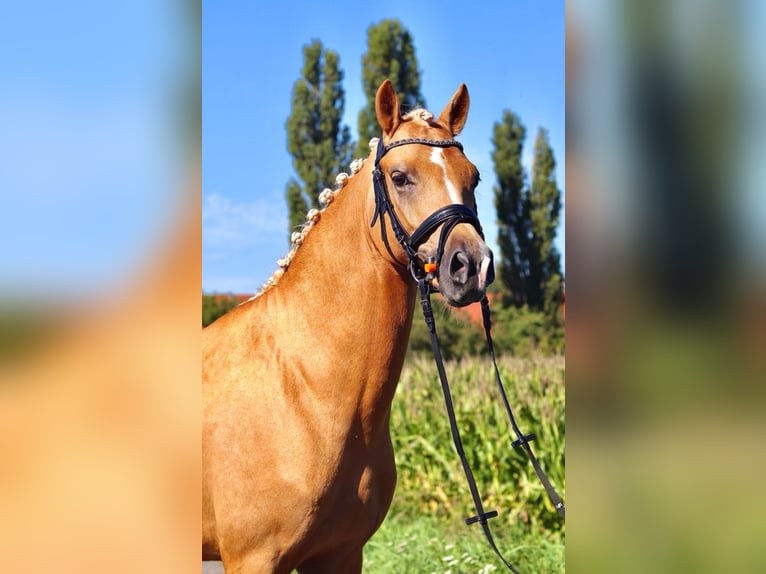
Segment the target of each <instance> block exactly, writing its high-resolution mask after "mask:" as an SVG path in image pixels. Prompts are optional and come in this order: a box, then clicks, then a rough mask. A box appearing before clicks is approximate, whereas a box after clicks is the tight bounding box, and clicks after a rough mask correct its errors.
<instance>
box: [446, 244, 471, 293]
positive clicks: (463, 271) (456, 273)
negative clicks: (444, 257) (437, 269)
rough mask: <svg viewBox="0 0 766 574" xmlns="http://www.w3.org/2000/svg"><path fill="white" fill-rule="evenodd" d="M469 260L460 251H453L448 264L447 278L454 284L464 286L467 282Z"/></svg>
mask: <svg viewBox="0 0 766 574" xmlns="http://www.w3.org/2000/svg"><path fill="white" fill-rule="evenodd" d="M469 267H470V260H469V259H468V256H467V255H466V254H465V253H463V252H462V251H455V252H454V253H453V254H452V258H451V259H450V262H449V276H450V279H452V280H453V281H454V282H455V283H459V284H461V285H462V284H464V283H465V282H466V281H467V280H468V271H469Z"/></svg>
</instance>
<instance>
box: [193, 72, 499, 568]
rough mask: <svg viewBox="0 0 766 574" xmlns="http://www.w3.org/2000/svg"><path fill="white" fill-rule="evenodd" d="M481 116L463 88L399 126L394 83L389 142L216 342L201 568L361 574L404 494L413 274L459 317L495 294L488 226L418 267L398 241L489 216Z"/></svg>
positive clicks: (340, 191)
mask: <svg viewBox="0 0 766 574" xmlns="http://www.w3.org/2000/svg"><path fill="white" fill-rule="evenodd" d="M469 103H470V99H469V95H468V90H467V88H466V86H465V84H461V86H460V87H459V88H458V89H457V91H456V92H455V93H454V94H453V96H452V98H451V99H450V101H449V103H448V104H447V106H446V107H445V108H444V110H443V111H442V112H441V114H440V115H439V116H438V117H434V115H433V114H431V113H430V112H428V111H426V110H423V109H417V110H413V111H411V112H409V113H407V114H404V115H402V114H401V112H400V108H399V100H398V98H397V95H396V92H395V91H394V88H393V87H392V85H391V82H390V81H388V80H386V81H385V82H383V84H381V86H380V87H379V89H378V91H377V94H376V99H375V111H376V116H377V120H378V123H379V124H380V128H381V130H382V136H381V138H382V140H381V139H379V138H373V141H372V142H371V148H372V150H371V152H370V156H368V157H367V158H366V159H363V160H355V162H354V163H353V164H352V167H351V171H352V173H351V175H348V174H340V175H339V176H338V179H337V183H338V187H337V189H335V190H329V189H327V190H325V191H324V192H323V193H322V197H321V198H320V199H321V200H322V201H323V203H324V204H325V207H324V208H323V209H322V210H316V209H315V210H311V211H310V212H309V214H308V220H307V224H306V226H305V227H304V228H303V230H302V231H300V232H298V231H296V232H295V233H293V237H292V249H291V250H290V252H289V253H288V256H287V257H285V258H284V259H282V260H280V261H279V262H278V263H279V267H280V268H279V269H278V270H277V272H276V273H275V274H274V275H273V276H272V277H271V278H270V279H269V280H268V282H267V283H266V285H265V286H264V288H263V289H262V290H261V291H260V293H258V294H257V295H255V296H254V297H253V298H252V299H250V300H248V301H246V302H244V303H242V304H241V305H239V306H238V307H236V308H234V309H233V310H232V311H230V312H229V313H227V314H226V315H224V316H222V317H221V318H220V319H218V320H217V321H215V322H214V323H212V324H211V325H209V326H208V327H206V328H205V329H203V333H202V338H203V343H202V378H203V383H202V384H203V387H202V388H203V391H202V395H203V430H202V443H203V447H202V448H203V450H202V452H203V470H202V474H203V476H202V482H203V488H202V557H203V561H204V560H219V559H220V560H222V561H223V564H224V568H225V569H226V572H227V573H247V574H255V573H258V574H260V573H271V574H281V573H289V572H292V571H294V570H297V572H299V573H300V574H322V573H333V574H338V573H341V574H342V573H349V574H352V573H359V572H361V570H362V550H363V546H364V545H365V543H366V542H367V541H368V540H369V538H370V537H371V536H372V535H373V534H374V533H375V531H376V530H377V529H378V528H379V527H380V525H381V523H382V522H383V519H384V517H385V516H386V513H387V512H388V509H389V506H390V504H391V500H392V498H393V494H394V487H395V484H396V468H395V463H394V453H393V448H392V445H391V436H390V430H389V417H390V410H391V401H392V399H393V397H394V392H395V390H396V386H397V382H398V379H399V376H400V374H401V370H402V366H403V363H404V359H405V353H406V349H407V343H408V338H409V332H410V326H411V323H412V316H413V309H414V306H415V299H416V297H415V292H416V282H415V280H414V279H413V276H414V275H416V270H415V269H413V265H412V262H413V261H415V260H421V261H424V262H425V263H424V264H423V266H422V268H421V267H419V266H417V265H416V267H418V269H419V270H420V272H421V273H422V269H427V270H428V281H429V282H430V284H431V285H432V287H433V288H434V289H439V290H440V291H441V293H442V296H443V298H444V299H445V300H446V301H447V302H448V303H449V304H451V305H453V306H456V307H460V306H465V305H468V304H470V303H472V302H475V301H478V300H480V299H481V298H482V297H483V296H484V294H485V292H486V288H487V286H488V284H489V283H491V282H492V280H493V279H494V267H493V265H492V252H491V251H490V249H489V247H488V246H487V244H486V243H485V242H484V240H483V237H482V235H481V231H480V227H478V228H477V225H476V223H474V224H472V225H469V224H465V223H464V221H462V220H461V221H458V222H453V223H452V224H450V232H449V233H448V234H446V236H445V233H442V234H441V235H439V237H438V238H437V236H436V234H435V233H433V231H434V229H430V230H429V233H428V234H426V235H427V237H421V240H420V242H419V243H420V244H419V245H417V248H416V249H412V250H411V251H412V253H410V254H409V255H410V257H409V258H408V254H407V252H406V249H405V247H403V244H402V243H400V242H395V241H389V240H388V239H387V238H388V237H389V236H390V234H391V233H394V234H395V235H397V231H399V232H404V233H405V234H412V233H413V230H417V227H418V225H419V224H420V223H421V222H423V221H424V220H426V219H428V218H429V215H430V214H434V215H435V213H434V212H436V211H438V210H440V209H442V210H443V209H444V206H448V208H449V209H452V210H459V211H461V212H468V213H471V214H473V213H475V212H476V201H475V196H474V191H475V188H476V186H477V185H478V181H479V173H478V170H477V169H476V167H475V166H474V165H473V164H472V163H471V162H470V161H469V160H468V158H467V157H466V156H465V155H464V154H463V152H462V146H460V144H459V143H457V142H456V141H455V140H454V137H455V136H457V135H458V134H459V133H460V131H461V130H462V128H463V126H464V125H465V122H466V118H467V115H468V108H469ZM376 139H378V141H377V144H378V145H377V155H376V152H375V147H376V146H375V144H376V141H375V140H376ZM382 152H384V153H382ZM372 168H376V170H377V177H380V179H381V184H382V185H384V189H385V196H386V198H387V199H388V201H389V202H390V203H389V204H388V209H387V210H386V209H382V208H381V200H380V198H379V196H378V194H376V193H375V192H374V189H375V185H376V184H375V183H374V181H373V180H374V177H376V175H374V174H373V171H374V170H373V169H372ZM384 207H385V206H384ZM449 209H448V211H449ZM385 211H387V212H388V215H389V218H388V222H387V221H386V218H385V217H384V216H385ZM471 217H475V216H471ZM394 220H396V221H394ZM371 222H372V223H371ZM476 222H478V219H476ZM447 225H448V224H447V223H444V224H443V225H442V224H440V223H439V222H438V221H437V222H433V221H432V222H431V227H432V228H436V227H440V226H441V227H442V228H444V227H446V226H447ZM397 226H399V227H400V229H399V230H397V229H396V227H397ZM309 231H311V233H308V232H309ZM421 235H423V234H421ZM397 236H398V235H397ZM437 252H438V253H437ZM435 255H439V261H438V262H436V263H435V262H434V257H435ZM413 258H414V259H413ZM441 262H443V263H441ZM421 276H422V275H421Z"/></svg>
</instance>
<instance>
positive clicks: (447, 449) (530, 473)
mask: <svg viewBox="0 0 766 574" xmlns="http://www.w3.org/2000/svg"><path fill="white" fill-rule="evenodd" d="M446 368H447V374H448V377H449V379H450V385H451V387H452V392H453V399H454V401H455V411H456V413H457V417H458V424H459V426H460V432H461V436H462V439H463V445H464V447H465V450H466V454H467V455H468V458H469V461H470V463H471V467H472V468H473V471H474V474H475V476H476V481H477V484H478V486H479V489H480V491H481V494H482V497H483V500H484V504H485V508H487V509H496V510H498V512H499V513H500V515H499V517H498V518H495V519H494V520H492V521H491V526H492V529H493V534H494V535H495V538H496V541H497V543H498V546H499V548H500V550H501V551H502V552H504V554H506V558H508V559H509V560H511V561H512V562H514V565H515V566H517V567H518V568H519V569H520V570H521V571H523V572H530V573H531V572H546V573H548V572H563V571H564V558H563V554H564V524H563V522H562V521H561V519H560V518H559V516H558V514H557V513H556V511H555V510H554V509H553V507H552V505H551V504H550V501H549V500H548V498H547V495H546V494H545V490H544V489H543V487H542V485H541V484H540V482H539V480H538V479H537V476H536V475H535V473H534V470H533V469H532V466H531V465H530V464H529V462H528V461H527V460H526V458H525V456H524V455H523V453H522V452H519V451H518V450H517V449H513V448H512V447H511V444H510V443H511V441H512V437H511V431H510V426H509V424H508V421H507V418H506V415H505V412H504V410H503V407H502V404H501V402H500V398H499V396H498V392H497V389H496V387H495V383H494V379H493V374H492V365H491V363H490V361H489V360H488V359H470V360H461V361H459V362H458V361H451V362H449V363H448V364H447V365H446ZM500 372H501V375H502V377H503V381H504V383H505V385H506V391H507V392H508V395H509V400H510V402H511V404H512V406H513V407H514V414H515V415H516V417H517V419H518V422H519V425H520V426H521V428H522V430H523V431H524V432H527V433H529V432H534V433H536V434H537V437H538V438H537V440H535V441H534V443H533V448H534V449H535V454H536V455H537V456H538V459H539V460H540V462H541V464H542V465H543V467H544V469H545V470H546V472H547V473H548V476H549V478H550V479H551V481H552V482H553V484H554V486H555V487H556V488H557V490H558V491H559V493H560V494H561V495H562V497H564V498H565V499H566V492H565V488H564V443H565V440H564V415H563V413H564V378H563V373H564V360H563V357H561V356H555V357H548V358H537V359H526V360H522V359H513V358H509V357H505V358H502V359H501V360H500ZM391 435H392V439H393V442H394V451H395V453H396V460H397V471H398V481H397V489H396V494H395V496H394V501H393V504H392V507H391V510H390V512H389V515H388V517H387V519H386V521H385V522H384V523H383V526H382V527H381V529H380V530H379V531H378V532H377V533H376V534H375V536H374V537H373V538H372V540H371V541H370V542H369V544H368V545H367V546H366V547H365V565H366V570H365V571H369V572H374V573H379V572H397V573H398V572H447V571H451V572H452V573H453V574H454V573H457V572H479V571H481V572H501V571H503V569H504V567H503V565H502V564H501V563H500V562H499V560H498V559H497V558H496V557H495V555H494V554H493V553H492V551H491V549H490V548H489V545H488V544H487V542H486V540H485V539H484V536H483V534H482V532H481V530H480V528H479V527H478V526H473V527H468V526H465V524H464V522H463V520H464V518H466V517H467V516H470V515H472V514H473V506H472V503H471V496H470V493H469V492H468V487H467V484H466V482H465V477H464V475H463V471H462V468H461V466H460V461H459V459H458V457H457V454H456V452H455V448H454V446H453V444H452V439H451V436H450V431H449V422H448V421H447V416H446V412H445V407H444V403H443V399H442V395H441V389H440V386H439V381H438V375H437V373H436V368H435V366H434V364H433V360H432V359H428V358H425V357H423V358H420V357H411V358H410V359H409V360H408V363H407V365H406V366H405V369H404V372H403V373H402V377H401V380H400V384H399V389H398V391H397V395H396V397H395V399H394V402H393V405H392V412H391Z"/></svg>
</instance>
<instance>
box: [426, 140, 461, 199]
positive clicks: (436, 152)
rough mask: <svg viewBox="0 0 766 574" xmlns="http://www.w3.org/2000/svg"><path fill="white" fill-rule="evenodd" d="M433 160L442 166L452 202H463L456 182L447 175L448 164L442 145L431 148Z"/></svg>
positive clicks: (445, 184)
mask: <svg viewBox="0 0 766 574" xmlns="http://www.w3.org/2000/svg"><path fill="white" fill-rule="evenodd" d="M431 161H432V162H434V163H435V164H436V165H438V166H441V168H442V172H444V187H446V188H447V193H448V194H449V197H450V199H451V200H452V203H462V201H460V194H459V193H458V192H457V188H456V187H455V184H453V183H452V182H451V181H450V179H449V178H448V177H447V164H446V163H444V150H443V149H442V148H440V147H435V148H434V149H433V150H431Z"/></svg>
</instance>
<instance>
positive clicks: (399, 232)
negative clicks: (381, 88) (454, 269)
mask: <svg viewBox="0 0 766 574" xmlns="http://www.w3.org/2000/svg"><path fill="white" fill-rule="evenodd" d="M411 144H421V145H427V146H431V147H442V148H445V147H456V148H458V149H459V150H460V151H461V152H462V151H463V145H462V144H461V143H460V142H459V141H457V140H432V139H426V138H408V139H400V140H394V141H392V142H391V143H389V144H387V145H384V144H383V138H380V139H379V140H378V150H377V153H376V154H375V166H374V169H373V171H372V181H373V189H374V191H375V211H374V212H373V214H372V221H370V227H374V226H375V222H376V221H377V219H378V217H380V235H381V238H382V239H383V243H384V244H385V246H386V249H387V250H388V253H389V255H390V256H391V257H392V258H393V259H394V260H396V257H395V256H394V254H393V252H392V251H391V246H390V245H389V243H388V236H387V235H386V222H385V216H386V215H388V218H389V219H390V221H391V229H392V230H393V232H394V237H395V238H396V241H397V242H398V243H399V245H401V247H402V249H403V250H404V252H405V253H406V255H407V260H408V267H409V269H410V273H412V276H413V277H414V278H415V280H416V281H419V280H420V279H421V278H423V277H426V278H427V279H429V280H430V279H431V278H432V277H433V273H434V272H435V271H436V270H437V269H438V268H439V265H441V259H442V255H443V254H444V245H445V243H447V237H449V234H450V233H451V232H452V230H453V229H454V228H455V226H456V225H458V224H460V223H468V224H470V225H473V227H474V228H475V229H476V231H478V232H479V235H480V236H481V238H482V239H484V233H483V232H482V229H481V223H479V218H478V216H477V215H476V212H475V211H473V210H472V209H470V208H469V207H466V206H465V205H462V204H459V203H453V204H451V205H446V206H444V207H442V208H440V209H437V210H436V211H435V212H433V213H432V214H431V215H429V216H428V217H426V219H425V220H424V221H423V223H421V224H420V225H419V226H418V228H417V229H415V231H413V232H412V235H410V234H409V233H407V230H406V229H404V226H403V225H402V222H401V221H400V220H399V217H398V216H397V215H396V211H395V210H394V206H393V205H392V203H391V197H390V196H389V194H388V188H387V187H386V176H385V174H384V173H383V170H382V169H381V168H380V160H381V159H382V158H383V156H384V155H386V154H387V153H388V151H389V150H391V149H393V148H395V147H399V146H403V145H411ZM440 225H442V226H443V227H442V231H441V234H440V235H439V243H438V244H437V248H436V255H435V256H434V257H433V258H430V259H433V260H427V261H426V262H423V261H421V259H420V257H419V255H418V248H419V247H420V246H421V245H422V244H423V243H425V242H426V241H427V240H428V238H429V237H431V235H432V234H433V233H434V231H436V230H437V229H438V228H439V226H440ZM429 282H430V281H429Z"/></svg>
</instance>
